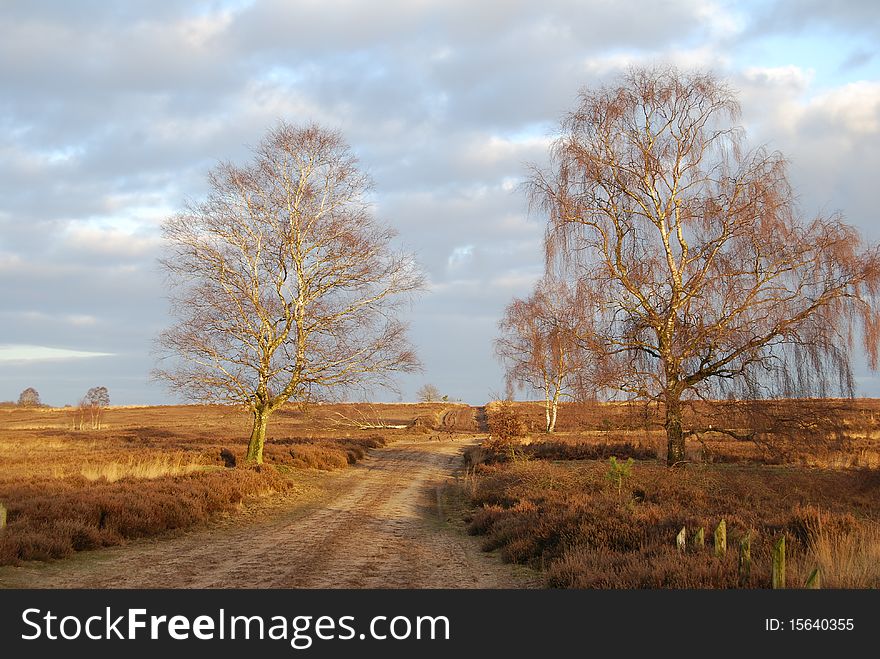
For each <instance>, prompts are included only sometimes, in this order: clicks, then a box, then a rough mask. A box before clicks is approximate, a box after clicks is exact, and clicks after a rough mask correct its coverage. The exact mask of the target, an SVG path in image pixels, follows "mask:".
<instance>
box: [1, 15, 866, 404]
mask: <svg viewBox="0 0 880 659" xmlns="http://www.w3.org/2000/svg"><path fill="white" fill-rule="evenodd" d="M878 44H880V3H877V2H874V1H873V0H864V1H863V2H855V1H845V2H834V3H829V2H827V1H824V0H823V1H820V0H810V1H803V2H796V1H795V0H790V1H781V2H776V3H772V2H755V3H742V2H730V3H727V2H721V1H718V2H712V1H707V0H654V1H653V2H627V1H624V0H613V1H612V0H568V1H565V0H544V1H542V2H534V1H531V2H522V1H518V0H510V1H506V2H501V1H497V2H483V1H481V2H473V1H472V0H389V1H383V2H368V1H366V0H365V1H362V2H358V1H355V0H339V1H333V0H265V1H264V0H254V1H252V2H248V1H245V0H240V1H238V0H237V1H233V2H222V1H215V2H157V1H155V0H149V1H148V0H126V1H119V2H110V1H106V0H101V1H98V0H80V1H77V2H69V1H66V0H58V1H56V2H51V1H47V0H21V1H18V0H4V1H3V2H2V4H0V293H2V294H0V400H11V399H15V398H17V396H18V393H19V392H20V391H21V390H22V389H23V388H25V387H28V386H33V387H36V388H37V389H38V390H39V391H40V393H41V394H42V397H43V399H44V401H45V402H48V403H50V404H56V405H63V404H65V403H72V402H75V401H76V400H78V399H79V398H80V397H81V396H82V395H83V393H84V392H85V390H86V389H88V388H89V387H91V386H95V385H105V386H107V387H108V388H109V390H110V393H111V398H112V401H113V402H114V403H117V404H130V403H161V402H170V401H171V399H170V398H169V397H168V395H167V393H166V392H165V391H164V390H163V388H162V386H161V385H159V384H156V383H152V382H150V381H149V379H148V375H149V371H150V369H151V368H152V366H153V360H152V356H151V354H150V350H151V344H152V339H153V337H154V335H155V334H156V332H157V331H158V330H159V329H161V328H162V327H164V326H166V325H167V324H168V322H169V319H168V316H167V305H166V300H165V297H164V295H165V291H164V287H163V283H162V280H161V277H160V275H159V273H158V270H157V268H156V265H155V258H156V254H157V250H158V248H159V244H160V240H159V232H158V227H159V225H160V223H161V222H162V220H163V218H165V217H166V216H168V215H169V214H171V213H173V212H174V211H175V210H177V209H179V208H180V207H181V205H182V203H183V202H184V200H185V199H186V198H187V197H192V198H198V197H199V196H200V195H202V194H203V193H204V191H205V173H206V172H207V170H208V169H209V168H210V167H211V166H212V165H213V164H215V163H216V162H217V161H218V160H220V159H230V160H233V161H235V160H243V159H245V158H246V157H247V154H248V145H252V144H255V143H256V142H257V141H259V139H260V137H261V136H262V135H263V133H264V132H265V130H266V129H267V128H269V127H271V126H272V125H273V124H274V123H275V122H276V121H277V120H278V119H280V118H283V119H286V120H288V121H290V122H293V123H299V122H305V121H309V120H316V121H319V122H320V123H322V124H324V125H327V126H329V127H333V128H338V129H340V130H342V131H343V133H344V134H345V136H346V137H347V139H348V141H349V142H350V143H351V145H352V146H353V148H354V149H355V151H356V152H357V154H358V156H359V157H360V160H361V163H362V165H363V167H364V168H365V169H366V170H367V171H368V172H369V173H370V174H371V175H372V176H373V178H374V179H375V183H376V209H377V213H378V214H379V215H380V216H381V217H382V218H384V219H385V220H387V221H388V222H390V223H391V224H393V225H394V226H395V227H396V228H397V229H398V231H399V232H400V236H401V240H402V241H403V243H404V244H405V245H406V246H407V247H408V248H409V249H411V250H413V251H415V252H416V254H417V255H418V258H419V260H420V262H421V264H422V265H423V267H424V269H425V271H426V272H427V274H428V277H429V281H430V286H429V290H428V291H427V292H426V293H425V294H424V295H423V296H422V297H421V299H420V300H419V301H418V302H417V303H416V304H415V305H414V307H413V310H412V318H411V322H412V337H413V340H414V342H415V343H416V345H417V346H418V348H419V352H420V356H421V358H422V361H423V362H424V365H425V372H424V373H423V374H421V375H419V376H415V377H408V378H405V379H403V380H401V394H402V396H403V398H404V399H411V398H412V397H413V396H414V392H415V391H416V389H417V388H418V387H419V386H420V385H421V384H423V383H424V382H432V383H434V384H436V385H437V386H438V387H439V388H440V390H441V391H442V392H444V393H447V394H449V395H450V396H451V397H452V398H461V399H463V400H466V401H469V402H474V403H479V402H484V401H485V400H487V399H488V398H489V396H490V394H491V393H492V392H497V391H501V390H503V387H502V383H501V382H502V375H501V369H500V367H499V365H498V364H497V363H496V361H495V360H494V358H493V356H492V347H491V344H492V339H493V337H494V334H495V328H496V323H497V320H498V317H499V314H500V312H501V310H502V309H503V308H504V306H505V305H506V304H507V302H508V301H509V300H510V298H511V297H512V296H514V295H523V294H525V293H526V292H527V291H528V289H529V288H530V286H531V284H532V283H533V282H534V280H535V279H536V278H537V277H538V276H539V275H540V273H541V246H540V242H541V233H542V230H543V226H542V219H541V218H540V217H536V216H531V217H530V216H529V215H528V213H527V207H526V203H525V200H524V198H523V195H522V193H521V192H520V191H519V190H518V188H517V183H518V182H519V181H520V180H521V179H522V177H523V175H524V172H525V165H526V163H530V162H534V163H538V164H540V163H541V162H543V161H544V159H545V157H546V150H547V145H548V143H549V141H550V139H551V138H552V134H553V131H554V129H555V125H556V123H557V121H558V120H559V118H560V117H561V116H562V114H563V113H564V112H565V111H566V110H567V109H569V108H571V107H572V105H573V103H574V100H575V97H576V94H577V92H578V90H579V88H581V87H583V86H586V85H591V84H595V83H598V82H602V81H606V80H609V79H611V78H613V77H614V75H615V74H616V73H618V72H620V71H621V70H623V69H625V68H626V67H627V66H629V65H631V64H637V63H653V62H658V61H662V62H670V63H674V64H677V65H679V66H681V67H685V68H701V69H711V70H713V71H715V72H716V73H717V74H719V75H721V76H724V77H726V78H728V79H729V80H730V82H731V84H732V85H733V86H734V87H735V88H736V89H738V90H739V92H740V100H741V102H742V105H743V111H744V119H743V121H744V124H745V126H746V127H747V129H748V131H749V135H750V141H751V142H752V143H755V144H760V143H766V144H768V145H770V146H771V147H772V148H777V149H780V150H782V151H783V152H784V153H785V154H786V155H787V156H788V157H789V158H790V160H791V174H792V178H793V181H794V184H795V186H796V188H797V190H798V191H799V193H800V201H801V205H802V208H803V209H804V212H805V213H807V214H810V213H815V212H830V211H836V210H840V211H842V212H843V213H844V214H845V215H846V217H847V218H848V221H850V222H851V223H853V224H855V225H857V226H859V227H860V228H861V229H862V230H863V232H864V234H865V235H866V236H867V237H868V238H869V239H871V240H873V241H876V240H880V218H878V213H877V211H876V203H875V194H876V189H877V185H878V173H880V53H878ZM858 370H859V373H858V374H859V376H860V386H861V390H860V391H861V393H862V394H864V395H875V396H880V380H878V379H877V378H875V377H873V376H870V374H868V373H867V372H866V371H865V369H864V368H863V367H861V366H860V367H859V369H858ZM384 396H385V397H386V399H390V400H394V399H396V398H397V395H396V394H385V395H384Z"/></svg>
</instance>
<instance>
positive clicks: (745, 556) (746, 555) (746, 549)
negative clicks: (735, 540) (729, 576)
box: [739, 533, 752, 586]
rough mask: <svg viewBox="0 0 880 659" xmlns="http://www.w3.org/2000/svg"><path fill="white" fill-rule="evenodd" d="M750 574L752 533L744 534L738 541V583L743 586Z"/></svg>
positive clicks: (747, 581)
mask: <svg viewBox="0 0 880 659" xmlns="http://www.w3.org/2000/svg"><path fill="white" fill-rule="evenodd" d="M751 576H752V534H751V533H746V535H745V536H744V537H743V538H741V539H740V541H739V585H740V586H745V585H747V584H748V583H749V579H750V578H751Z"/></svg>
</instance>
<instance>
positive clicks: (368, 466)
mask: <svg viewBox="0 0 880 659" xmlns="http://www.w3.org/2000/svg"><path fill="white" fill-rule="evenodd" d="M466 443H467V440H462V439H454V438H447V439H443V440H440V441H438V440H431V441H414V442H398V443H395V444H394V445H392V446H390V447H387V448H385V449H381V450H377V451H375V452H374V453H373V455H372V456H371V457H369V458H368V459H367V460H366V461H365V462H364V463H363V465H362V466H359V467H356V468H353V469H349V470H346V471H345V472H343V473H342V474H337V475H333V476H331V477H330V478H335V479H337V481H336V482H335V483H334V487H333V489H334V492H333V494H332V495H329V497H328V500H327V501H326V502H323V503H322V505H318V506H314V505H313V506H308V507H303V506H302V505H299V506H291V507H289V508H285V509H282V510H281V511H278V512H274V513H271V514H267V515H264V516H259V517H258V518H257V519H256V520H251V521H245V522H243V523H233V524H228V525H225V526H223V525H221V526H215V527H211V528H207V529H200V530H196V531H192V532H190V533H187V534H185V535H183V536H180V537H175V538H170V539H163V540H154V541H145V542H137V543H132V544H130V545H128V546H125V547H119V548H115V549H108V550H101V551H95V552H85V553H84V554H81V555H78V556H76V557H74V558H72V559H68V560H65V561H57V562H54V563H49V564H37V563H31V564H28V565H27V566H24V567H20V568H4V569H3V570H2V571H0V586H5V587H31V588H33V587H45V588H77V587H79V588H83V587H84V588H450V587H454V588H505V587H507V588H510V587H524V586H529V585H532V584H531V583H530V581H531V580H530V579H529V578H528V577H527V576H523V575H522V573H521V572H518V571H517V570H516V569H515V568H513V567H512V566H509V565H504V564H502V563H501V562H500V561H499V560H498V559H497V558H496V557H494V556H489V555H486V554H484V553H482V552H480V551H479V547H478V543H477V541H476V540H475V539H473V538H469V537H467V536H464V535H462V534H460V533H457V532H455V531H454V530H452V529H449V528H448V527H447V525H445V524H444V523H443V522H442V521H441V518H440V515H439V512H440V511H438V499H439V497H438V492H439V489H438V488H439V486H440V485H441V484H442V483H443V482H444V481H445V480H446V479H447V478H449V477H450V476H451V474H452V473H453V471H454V469H455V468H456V466H457V465H458V464H460V452H461V449H462V448H463V446H464V445H465V444H466Z"/></svg>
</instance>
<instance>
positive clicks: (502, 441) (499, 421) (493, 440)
mask: <svg viewBox="0 0 880 659" xmlns="http://www.w3.org/2000/svg"><path fill="white" fill-rule="evenodd" d="M486 423H487V425H488V427H489V438H488V439H487V440H486V442H485V444H486V446H487V447H488V448H489V449H490V450H494V451H499V452H500V451H503V450H505V449H507V448H509V447H510V446H512V445H513V444H515V443H517V440H518V439H520V438H521V437H524V436H525V434H526V433H527V432H528V425H527V424H526V422H525V420H524V419H523V417H522V415H521V414H520V412H519V411H518V409H517V407H516V406H515V405H514V404H513V402H511V401H509V400H500V401H493V402H491V403H489V404H488V405H486Z"/></svg>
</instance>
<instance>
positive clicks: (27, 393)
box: [18, 387, 42, 407]
mask: <svg viewBox="0 0 880 659" xmlns="http://www.w3.org/2000/svg"><path fill="white" fill-rule="evenodd" d="M40 405H42V402H40V394H39V392H38V391H37V390H36V389H34V388H33V387H28V388H27V389H25V390H24V391H22V392H21V393H20V394H19V396H18V406H19V407H39V406H40Z"/></svg>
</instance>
